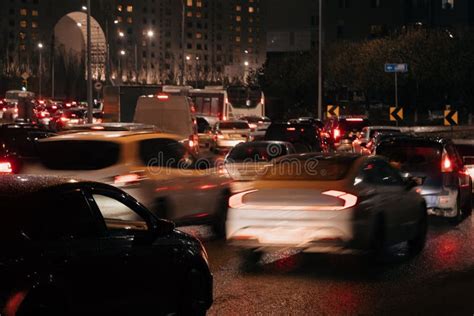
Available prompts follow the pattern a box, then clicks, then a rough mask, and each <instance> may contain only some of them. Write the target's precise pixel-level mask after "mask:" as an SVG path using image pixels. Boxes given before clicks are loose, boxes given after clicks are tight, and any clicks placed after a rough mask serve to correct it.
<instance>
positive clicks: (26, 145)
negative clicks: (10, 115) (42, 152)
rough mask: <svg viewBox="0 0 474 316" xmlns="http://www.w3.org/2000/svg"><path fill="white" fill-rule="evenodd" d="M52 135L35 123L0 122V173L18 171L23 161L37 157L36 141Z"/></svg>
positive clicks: (52, 134)
mask: <svg viewBox="0 0 474 316" xmlns="http://www.w3.org/2000/svg"><path fill="white" fill-rule="evenodd" d="M54 135H55V134H54V133H53V132H52V131H50V130H48V129H45V128H43V127H40V126H38V125H35V124H30V123H10V124H0V174H10V173H19V172H20V171H21V169H22V167H23V165H24V164H25V163H27V162H28V161H31V160H35V159H38V153H37V151H36V142H37V141H38V140H40V139H43V138H47V137H51V136H54Z"/></svg>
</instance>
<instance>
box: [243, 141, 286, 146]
mask: <svg viewBox="0 0 474 316" xmlns="http://www.w3.org/2000/svg"><path fill="white" fill-rule="evenodd" d="M270 144H277V145H285V146H288V145H289V146H293V145H292V144H291V143H290V142H284V141H280V140H259V141H255V142H246V143H240V144H237V145H236V146H235V147H237V146H239V147H240V146H249V147H250V146H252V145H254V146H259V145H270Z"/></svg>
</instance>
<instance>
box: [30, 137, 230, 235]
mask: <svg viewBox="0 0 474 316" xmlns="http://www.w3.org/2000/svg"><path fill="white" fill-rule="evenodd" d="M179 139H180V138H179V137H177V136H175V135H171V134H164V133H156V132H149V131H148V132H147V131H144V132H130V131H121V132H82V133H74V134H65V135H60V136H57V137H52V138H50V139H48V141H41V142H40V143H39V146H38V148H39V155H40V158H41V163H39V164H30V165H27V166H25V168H24V169H23V170H22V173H25V174H47V175H58V176H66V177H71V176H74V177H78V178H82V179H85V180H92V181H97V182H104V183H108V184H112V185H114V186H116V187H120V188H121V189H123V190H124V191H126V192H127V193H129V194H130V195H132V196H134V197H135V198H136V199H137V200H139V201H140V202H141V203H143V204H144V205H146V206H147V207H148V208H149V209H150V210H152V211H154V212H155V213H156V214H157V215H158V216H160V217H162V218H167V219H171V220H173V221H175V222H177V223H178V224H188V223H189V224H194V223H196V224H197V223H204V222H206V223H211V224H212V225H213V227H214V228H215V230H216V233H217V234H219V235H223V234H224V231H225V218H226V212H227V205H228V196H229V194H230V187H229V181H228V179H224V178H220V177H217V176H214V175H213V174H212V173H211V172H210V171H208V170H197V169H198V167H203V165H204V164H202V163H198V165H194V166H193V164H195V158H194V157H193V156H192V155H190V154H189V152H188V150H187V149H186V148H185V146H184V145H182V144H181V143H180V142H179ZM204 167H205V166H204Z"/></svg>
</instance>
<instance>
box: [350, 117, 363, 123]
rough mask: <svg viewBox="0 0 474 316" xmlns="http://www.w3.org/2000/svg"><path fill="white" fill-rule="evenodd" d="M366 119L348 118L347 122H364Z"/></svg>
mask: <svg viewBox="0 0 474 316" xmlns="http://www.w3.org/2000/svg"><path fill="white" fill-rule="evenodd" d="M363 120H364V119H361V118H347V119H346V121H348V122H362V121H363Z"/></svg>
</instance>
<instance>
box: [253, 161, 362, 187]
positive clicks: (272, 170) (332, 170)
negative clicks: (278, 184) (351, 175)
mask: <svg viewBox="0 0 474 316" xmlns="http://www.w3.org/2000/svg"><path fill="white" fill-rule="evenodd" d="M355 160H356V158H355V157H337V158H336V157H330V158H326V157H320V158H316V157H315V158H309V159H298V158H293V157H287V158H282V159H281V160H280V161H279V162H278V163H276V164H274V165H273V166H271V167H269V168H267V169H266V171H265V174H264V175H263V176H262V180H299V181H337V180H342V179H344V178H345V177H346V175H347V173H348V172H349V170H350V168H351V167H352V165H353V163H354V161H355Z"/></svg>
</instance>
